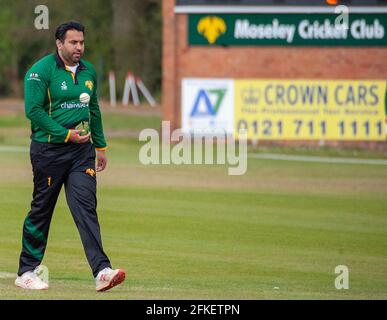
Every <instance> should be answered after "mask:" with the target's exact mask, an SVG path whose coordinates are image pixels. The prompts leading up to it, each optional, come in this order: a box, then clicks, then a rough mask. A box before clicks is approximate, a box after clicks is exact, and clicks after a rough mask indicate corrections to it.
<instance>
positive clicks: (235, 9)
mask: <svg viewBox="0 0 387 320" xmlns="http://www.w3.org/2000/svg"><path fill="white" fill-rule="evenodd" d="M348 8H349V13H387V7H386V6H384V7H380V6H379V7H378V6H375V7H360V6H359V7H351V6H349V7H348ZM174 12H175V13H204V14H206V13H208V14H210V13H335V7H334V6H332V7H320V6H315V7H312V6H299V7H295V6H281V7H274V6H199V5H196V6H195V5H191V6H175V8H174Z"/></svg>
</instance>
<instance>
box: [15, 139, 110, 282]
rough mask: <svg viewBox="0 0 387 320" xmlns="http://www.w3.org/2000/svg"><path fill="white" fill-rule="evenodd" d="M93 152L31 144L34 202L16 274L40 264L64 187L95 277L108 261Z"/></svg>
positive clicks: (81, 146)
mask: <svg viewBox="0 0 387 320" xmlns="http://www.w3.org/2000/svg"><path fill="white" fill-rule="evenodd" d="M95 156H96V154H95V149H94V146H93V144H92V143H90V142H88V143H82V144H73V143H66V144H50V143H38V142H34V141H32V142H31V147H30V158H31V164H32V171H33V175H34V191H33V200H32V202H31V210H30V212H29V213H28V215H27V217H26V219H25V221H24V226H23V239H22V245H23V247H22V252H21V254H20V262H19V270H18V275H19V276H20V275H22V274H23V273H24V272H27V271H32V270H34V269H35V268H36V267H37V266H39V265H40V263H41V261H42V260H43V256H44V252H45V250H46V245H47V239H48V233H49V229H50V223H51V218H52V214H53V211H54V208H55V205H56V202H57V199H58V195H59V193H60V190H61V188H62V185H64V186H65V191H66V199H67V204H68V206H69V208H70V211H71V214H72V216H73V218H74V221H75V224H76V226H77V228H78V231H79V234H80V236H81V240H82V243H83V247H84V250H85V253H86V257H87V260H88V262H89V264H90V267H91V269H92V272H93V275H94V277H96V276H97V274H98V272H99V271H101V270H102V269H104V268H106V267H111V264H110V261H109V259H108V257H107V256H106V254H105V252H104V251H103V248H102V240H101V233H100V227H99V222H98V217H97V212H96V208H97V198H96V184H97V181H96V176H95Z"/></svg>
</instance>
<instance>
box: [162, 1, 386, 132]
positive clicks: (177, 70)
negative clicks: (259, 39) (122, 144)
mask: <svg viewBox="0 0 387 320" xmlns="http://www.w3.org/2000/svg"><path fill="white" fill-rule="evenodd" d="M173 6H174V0H163V7H164V8H163V10H164V12H163V14H164V30H163V32H164V39H163V41H164V43H163V48H164V51H163V118H164V120H170V121H171V122H172V126H173V127H174V128H177V127H180V101H181V94H180V86H181V79H182V78H185V77H203V78H206V77H210V78H217V77H219V78H222V77H229V78H272V79H273V78H278V79H280V78H282V79H297V78H298V79H300V78H309V79H387V48H346V47H337V48H332V47H228V48H222V47H194V46H192V47H190V46H188V35H187V31H188V26H187V22H188V18H187V15H184V14H176V15H174V14H173Z"/></svg>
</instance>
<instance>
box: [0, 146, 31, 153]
mask: <svg viewBox="0 0 387 320" xmlns="http://www.w3.org/2000/svg"><path fill="white" fill-rule="evenodd" d="M28 150H29V148H27V147H18V146H0V152H27V151H28Z"/></svg>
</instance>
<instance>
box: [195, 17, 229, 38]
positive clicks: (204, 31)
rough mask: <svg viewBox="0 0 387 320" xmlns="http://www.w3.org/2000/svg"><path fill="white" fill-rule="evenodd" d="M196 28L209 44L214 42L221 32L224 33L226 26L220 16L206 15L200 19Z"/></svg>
mask: <svg viewBox="0 0 387 320" xmlns="http://www.w3.org/2000/svg"><path fill="white" fill-rule="evenodd" d="M197 29H198V32H199V33H200V34H201V35H203V36H204V37H205V38H206V39H207V40H208V42H209V43H210V44H214V43H215V42H216V40H217V39H218V38H219V37H220V36H221V35H222V34H224V33H226V31H227V26H226V22H225V21H224V20H223V19H222V18H219V17H217V16H207V17H204V18H202V19H200V21H199V23H198V27H197Z"/></svg>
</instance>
